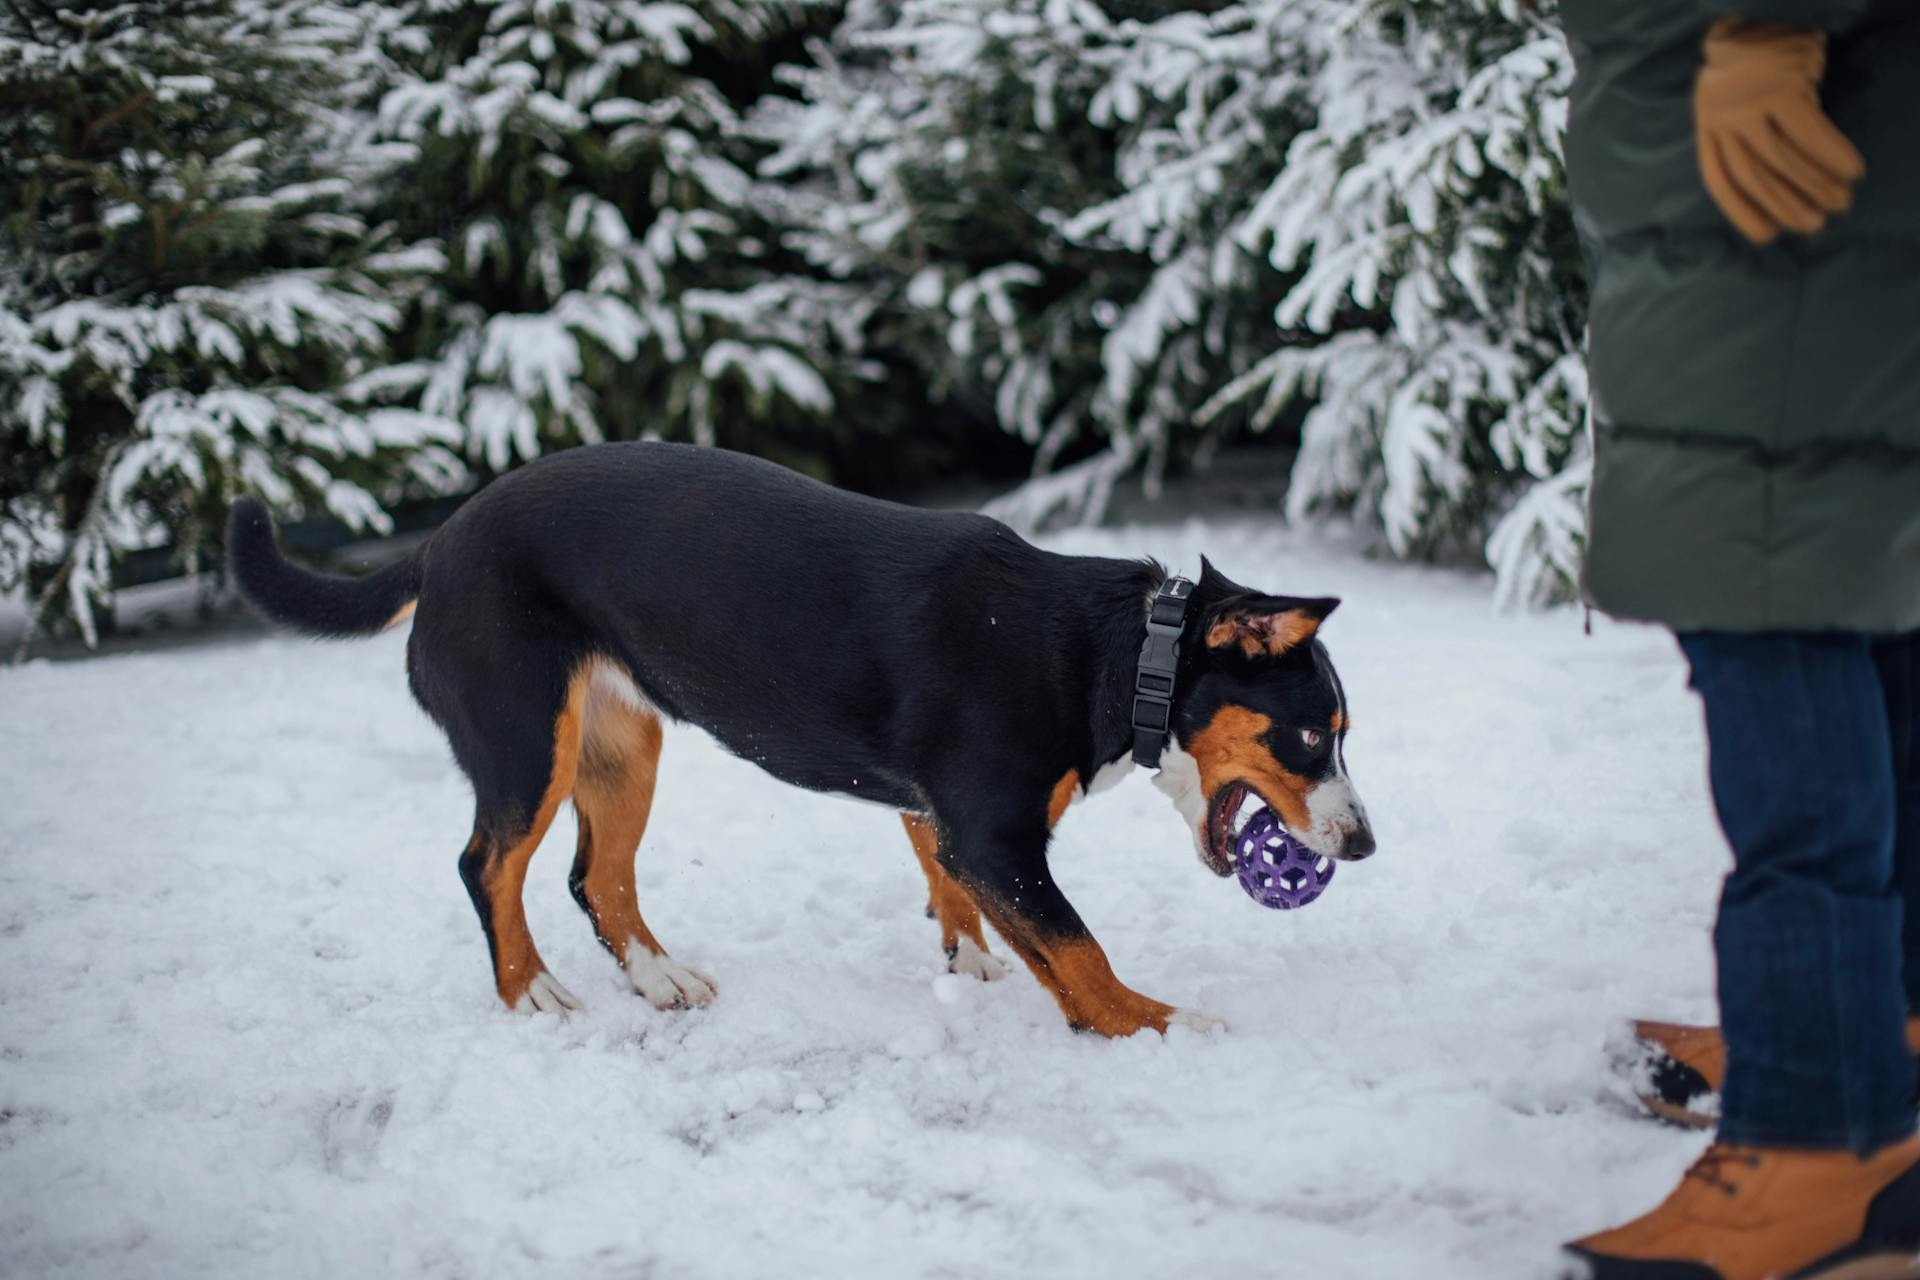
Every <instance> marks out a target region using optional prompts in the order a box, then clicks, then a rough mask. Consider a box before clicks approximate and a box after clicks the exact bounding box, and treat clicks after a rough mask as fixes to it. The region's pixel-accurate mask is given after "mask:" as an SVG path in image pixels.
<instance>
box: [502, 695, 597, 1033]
mask: <svg viewBox="0 0 1920 1280" xmlns="http://www.w3.org/2000/svg"><path fill="white" fill-rule="evenodd" d="M586 700H587V685H586V681H585V680H584V679H582V678H580V677H575V679H574V680H573V682H572V684H571V685H569V686H568V688H567V701H566V705H565V706H563V707H562V708H561V709H560V714H559V715H558V716H556V717H555V718H554V722H553V774H552V777H551V778H550V780H549V781H548V783H547V790H546V794H545V795H543V796H542V797H541V798H540V807H539V808H538V809H536V810H535V811H534V814H533V820H532V821H531V822H530V823H528V825H527V830H526V833H525V834H524V835H522V836H521V837H520V838H519V839H518V840H517V841H515V842H514V843H513V844H511V845H509V846H507V847H506V848H504V849H498V848H496V849H495V850H494V853H493V856H492V857H491V858H490V859H489V860H488V863H487V869H486V871H485V872H484V873H483V875H482V881H481V882H482V885H483V887H484V888H485V889H486V894H487V904H488V909H489V917H488V923H489V927H490V928H491V930H492V934H493V947H494V960H493V977H494V984H495V986H496V987H497V988H498V989H499V992H500V999H501V1000H502V1001H504V1002H505V1003H506V1006H507V1007H508V1008H509V1009H513V1008H518V1007H520V1004H521V1001H522V1000H523V999H526V998H527V995H528V992H527V989H528V988H529V987H530V986H532V985H533V984H534V982H535V981H536V980H538V979H541V978H546V981H547V982H548V983H551V984H552V986H553V988H554V989H556V990H558V991H559V992H560V993H562V994H563V995H564V992H565V989H564V988H560V987H559V985H558V984H557V983H553V982H552V979H551V977H549V976H548V975H547V966H546V964H545V962H544V961H542V960H541V959H540V950H539V948H538V947H536V946H534V945H533V934H531V933H530V932H528V931H527V913H526V908H525V907H524V906H523V905H522V903H521V891H522V890H523V889H524V888H525V886H526V883H527V863H528V862H530V861H532V859H533V851H534V850H535V849H538V848H539V847H540V841H541V840H542V839H543V838H544V837H545V836H546V834H547V828H548V827H549V826H551V825H552V824H553V815H554V814H555V813H557V812H558V811H559V809H560V802H561V801H562V800H565V799H566V798H567V796H568V795H569V794H570V793H571V792H572V791H573V784H574V775H575V772H576V770H577V769H578V768H579V764H580V722H581V718H582V713H583V711H584V709H585V706H586ZM483 839H485V837H483V836H481V835H477V834H476V835H475V836H474V840H475V841H476V842H478V841H481V840H483ZM571 999H572V997H571V996H566V997H565V998H564V999H561V1000H560V1002H559V1003H560V1004H561V1005H562V1006H566V1005H568V1003H569V1001H571Z"/></svg>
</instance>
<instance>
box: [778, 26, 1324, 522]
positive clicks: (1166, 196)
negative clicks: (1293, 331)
mask: <svg viewBox="0 0 1920 1280" xmlns="http://www.w3.org/2000/svg"><path fill="white" fill-rule="evenodd" d="M1156 28H1157V29H1159V30H1161V31H1162V32H1163V34H1164V37H1165V38H1164V39H1161V40H1156V41H1152V42H1142V41H1140V40H1139V38H1138V33H1139V31H1140V25H1139V24H1138V23H1135V22H1128V21H1122V20H1119V19H1116V18H1114V17H1111V16H1110V15H1109V14H1108V12H1106V11H1105V10H1104V9H1102V8H1101V7H1099V6H1097V5H1095V4H1092V3H1089V2H1087V0H907V2H906V3H890V2H889V0H855V3H853V4H851V5H849V6H848V9H847V12H846V17H845V18H844V20H843V21H842V23H841V24H840V26H839V27H838V28H837V29H836V31H835V34H834V37H833V39H832V40H831V41H830V42H821V43H818V44H816V45H814V46H813V47H812V49H811V51H810V52H811V54H812V63H811V65H809V66H806V67H788V68H783V69H782V73H781V75H782V78H783V80H785V81H786V82H788V84H789V85H790V86H791V87H792V88H793V89H794V90H795V91H796V96H795V97H794V98H785V97H782V98H775V99H769V100H768V101H766V102H763V103H762V104H761V107H760V109H759V110H758V111H757V112H756V113H755V116H754V125H755V127H756V129H757V130H758V131H759V132H760V133H761V134H762V136H764V137H766V138H767V139H768V140H769V141H770V142H771V143H772V144H773V145H774V147H775V151H774V154H773V155H772V156H771V157H770V158H769V159H768V160H767V161H766V162H765V164H764V165H763V173H764V174H766V175H767V176H768V177H769V178H775V179H779V180H782V181H784V182H786V183H788V184H789V186H788V188H787V196H788V198H787V201H786V203H785V205H784V206H783V215H784V216H783V222H784V224H785V226H786V227H787V232H786V239H787V242H788V243H790V244H792V245H795V246H796V247H798V248H800V249H801V250H802V251H803V252H804V253H805V254H806V256H807V258H808V259H809V261H810V262H812V263H813V264H814V266H815V268H816V269H817V270H819V271H821V272H822V273H823V274H824V275H826V276H827V277H828V278H829V279H833V280H837V281H844V282H847V283H849V284H852V285H854V286H856V287H858V288H860V289H861V290H862V291H863V292H864V294H865V296H866V298H867V299H868V305H869V307H870V308H871V310H872V311H873V313H874V314H875V316H876V317H877V319H876V322H875V324H874V325H873V328H872V333H873V340H874V341H875V342H876V343H878V344H879V347H880V349H881V351H882V352H883V353H884V354H885V355H887V356H888V357H889V358H904V359H905V360H906V362H908V363H910V364H911V365H913V366H914V367H916V368H917V369H919V370H920V372H921V375H922V378H923V380H924V385H925V386H926V388H927V389H928V393H929V394H931V395H932V396H934V397H935V398H947V399H952V400H956V401H958V402H960V403H961V404H963V405H966V406H968V407H969V408H970V409H971V410H972V412H974V413H975V414H977V415H979V416H981V417H985V418H990V419H992V420H994V421H997V422H998V423H999V425H1000V426H1001V427H1002V428H1004V429H1005V430H1006V431H1008V432H1011V433H1013V434H1014V435H1017V436H1018V437H1019V438H1020V439H1022V440H1024V441H1026V442H1027V443H1028V444H1029V445H1031V446H1032V447H1033V448H1034V450H1035V456H1036V459H1037V463H1036V471H1037V472H1038V473H1040V475H1041V476H1042V477H1043V478H1041V479H1037V480H1036V481H1035V482H1033V483H1031V484H1029V485H1028V486H1026V487H1025V488H1024V489H1023V490H1022V491H1021V493H1020V494H1019V495H1018V499H1017V501H1016V503H1015V504H1013V505H1012V506H1011V507H1007V508H1003V514H1007V515H1010V516H1013V517H1014V518H1016V519H1019V520H1022V521H1024V522H1027V523H1035V522H1038V521H1040V520H1042V519H1045V518H1047V517H1049V516H1053V515H1057V514H1064V515H1066V516H1068V517H1074V518H1082V519H1097V518H1099V516H1100V514H1101V512H1102V510H1103V509H1104V507H1105V503H1106V498H1107V495H1108V494H1109V492H1110V491H1111V488H1112V485H1113V483H1114V482H1115V480H1116V479H1117V478H1118V477H1119V476H1121V475H1122V474H1124V473H1125V472H1127V471H1128V470H1131V469H1135V468H1139V467H1141V466H1143V465H1144V466H1145V468H1146V470H1147V473H1148V475H1149V476H1150V478H1152V479H1156V480H1157V478H1158V476H1159V474H1160V472H1161V470H1162V468H1163V467H1164V465H1165V463H1166V461H1167V458H1168V455H1169V452H1170V449H1171V446H1172V444H1173V436H1174V428H1175V425H1176V424H1179V423H1183V422H1184V421H1185V420H1186V419H1187V418H1188V417H1190V415H1191V413H1192V411H1193V410H1194V408H1196V407H1197V406H1198V404H1199V403H1200V401H1201V400H1202V399H1204V398H1205V395H1206V394H1207V393H1208V392H1209V391H1211V390H1212V389H1213V388H1214V387H1215V386H1217V384H1218V379H1217V367H1218V365H1219V364H1221V363H1226V364H1229V365H1231V364H1232V363H1233V362H1234V361H1235V360H1236V359H1237V358H1238V357H1237V356H1236V354H1235V353H1236V352H1238V351H1239V350H1240V349H1242V348H1244V347H1246V346H1247V344H1248V343H1249V342H1251V341H1253V340H1254V339H1256V338H1263V337H1264V336H1265V334H1266V332H1267V331H1268V328H1269V326H1267V325H1266V324H1265V323H1264V321H1263V320H1262V318H1261V316H1262V312H1263V310H1264V308H1265V307H1270V306H1271V304H1272V302H1273V301H1274V299H1275V298H1277V296H1278V295H1277V290H1276V289H1275V287H1274V283H1273V282H1272V281H1271V280H1270V279H1267V278H1263V274H1262V273H1259V272H1256V271H1254V270H1251V269H1250V268H1252V267H1253V266H1254V265H1256V263H1255V260H1254V259H1253V258H1252V256H1251V255H1248V254H1244V253H1241V254H1236V255H1230V258H1232V259H1235V260H1227V261H1222V260H1218V259H1217V258H1216V255H1215V254H1214V253H1213V246H1214V244H1215V243H1216V242H1217V241H1218V240H1219V238H1220V236H1221V235H1222V234H1223V233H1224V230H1225V226H1224V223H1223V222H1221V220H1220V208H1221V204H1222V202H1221V200H1220V199H1219V196H1218V182H1219V179H1220V178H1221V177H1222V175H1223V174H1227V173H1230V172H1231V171H1232V169H1233V166H1234V165H1235V164H1236V163H1238V164H1242V165H1247V166H1249V167H1250V168H1251V170H1252V171H1253V172H1254V173H1256V174H1257V173H1259V172H1262V171H1263V170H1265V169H1270V168H1271V167H1272V166H1273V165H1276V164H1278V162H1279V156H1280V147H1281V146H1283V145H1284V141H1285V138H1286V136H1288V133H1289V132H1290V129H1291V124H1290V121H1289V110H1290V107H1289V96H1290V93H1291V90H1292V86H1291V84H1290V83H1287V82H1280V81H1276V80H1273V79H1268V80H1266V81H1263V82H1261V83H1257V84H1256V83H1252V82H1249V81H1245V80H1243V79H1241V78H1240V76H1239V74H1238V73H1239V72H1241V71H1243V70H1245V69H1247V67H1248V57H1247V55H1246V52H1245V51H1244V50H1242V49H1238V48H1236V47H1235V45H1236V42H1244V41H1246V40H1248V39H1254V38H1257V37H1252V36H1249V34H1248V33H1247V32H1246V31H1244V30H1237V31H1232V32H1228V33H1226V34H1224V35H1222V36H1220V37H1219V38H1217V39H1216V38H1215V33H1214V32H1213V31H1212V30H1211V28H1210V26H1209V22H1208V20H1207V19H1206V18H1205V17H1204V16H1201V15H1198V14H1182V15H1177V16H1175V17H1173V18H1170V19H1167V20H1166V21H1165V22H1164V23H1163V24H1156ZM1176 67H1177V68H1178V69H1177V70H1176V69H1175V68H1176ZM1259 70H1260V71H1261V72H1262V73H1265V72H1266V71H1268V70H1269V68H1268V66H1267V65H1266V63H1265V61H1264V60H1261V62H1260V65H1259ZM1180 74H1186V75H1188V76H1190V77H1191V79H1192V80H1193V81H1194V84H1193V86H1192V94H1191V96H1190V99H1189V100H1186V101H1176V102H1173V103H1171V104H1170V105H1165V106H1164V107H1163V106H1161V105H1160V104H1158V103H1157V102H1156V101H1155V100H1154V99H1153V97H1152V93H1151V91H1150V89H1149V91H1147V92H1143V85H1145V86H1151V85H1152V84H1155V83H1157V82H1162V81H1165V80H1167V79H1169V78H1172V77H1175V76H1177V75H1180ZM1208 108H1216V109H1218V110H1219V115H1218V117H1217V118H1215V119H1213V120H1208V119H1207V118H1206V109H1208ZM1209 126H1211V127H1209ZM1181 127H1188V128H1190V129H1192V130H1195V131H1201V132H1204V133H1205V136H1204V137H1202V136H1193V137H1191V138H1190V139H1189V140H1190V141H1191V143H1192V145H1193V146H1194V147H1195V148H1197V149H1200V150H1202V151H1204V152H1205V154H1204V156H1202V157H1201V158H1200V159H1198V160H1197V161H1194V160H1190V159H1189V158H1186V157H1181V158H1180V159H1178V160H1176V161H1175V162H1174V163H1172V164H1165V163H1164V162H1165V161H1167V160H1168V158H1169V153H1171V152H1172V151H1174V150H1175V149H1176V146H1175V144H1174V143H1172V142H1171V140H1170V139H1168V138H1167V137H1166V136H1165V135H1167V134H1168V133H1170V132H1171V131H1173V130H1176V129H1179V128H1181ZM1222 135H1231V136H1230V137H1223V136H1222ZM1129 201H1137V202H1138V203H1140V204H1143V205H1150V206H1151V207H1153V208H1154V209H1155V210H1157V211H1159V212H1161V213H1163V214H1164V215H1165V225H1163V226H1162V227H1161V228H1160V229H1159V234H1158V235H1157V236H1147V235H1136V234H1133V232H1134V230H1135V226H1134V225H1129V226H1128V227H1127V228H1126V229H1124V230H1122V231H1119V232H1117V233H1113V234H1108V233H1107V225H1106V224H1107V223H1108V222H1109V221H1113V222H1120V221H1125V220H1126V219H1127V218H1128V214H1127V213H1126V212H1125V206H1126V205H1127V204H1128V202H1129ZM1262 293H1264V302H1263V303H1262V302H1252V303H1250V302H1249V301H1248V300H1247V295H1248V294H1252V295H1256V296H1258V295H1261V294H1262ZM1255 354H1257V353H1255ZM1247 358H1248V359H1250V358H1251V357H1250V355H1249V356H1248V357H1247ZM1056 472H1057V474H1056Z"/></svg>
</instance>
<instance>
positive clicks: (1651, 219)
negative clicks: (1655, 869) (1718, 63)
mask: <svg viewBox="0 0 1920 1280" xmlns="http://www.w3.org/2000/svg"><path fill="white" fill-rule="evenodd" d="M1562 10H1563V12H1564V14H1565V19H1566V28H1567V36H1568V40H1569V42H1570V43H1571V44H1572V46H1573V52H1574V57H1575V61H1576V64H1577V67H1578V75H1577V77H1576V79H1575V82H1574V89H1573V101H1572V107H1571V114H1570V119H1569V122H1568V130H1567V168H1568V173H1569V178H1570V182H1571V185H1572V191H1573V203H1574V211H1575V218H1576V221H1577V223H1578V226H1579V229H1580V235H1581V240H1582V242H1583V244H1584V245H1585V247H1586V251H1587V254H1588V257H1589V259H1590V261H1591V263H1592V265H1593V271H1594V277H1593V310H1592V331H1591V335H1590V343H1591V350H1590V356H1591V370H1592V385H1593V393H1594V415H1593V416H1594V477H1593V486H1592V490H1591V493H1590V496H1589V499H1588V516H1589V539H1588V546H1587V564H1586V583H1585V587H1586V593H1587V598H1588V600H1589V601H1590V602H1591V603H1593V604H1594V605H1595V606H1596V607H1598V608H1600V609H1603V610H1605V611H1606V612H1608V613H1612V614H1615V615H1618V616H1621V617H1626V618H1639V619H1645V620H1649V621H1655V622H1662V623H1665V624H1667V625H1668V626H1671V627H1674V628H1675V629H1677V630H1699V629H1721V630H1731V631H1774V630H1781V631H1820V630H1829V629H1836V628H1840V629H1847V630H1857V631H1870V632H1879V633H1888V632H1900V631H1912V630H1916V629H1920V0H1718V2H1717V3H1716V2H1715V0H1565V2H1564V3H1563V5H1562ZM1724 14H1735V15H1738V16H1742V17H1748V18H1759V19H1767V20H1773V21H1780V22H1790V23H1795V24H1798V25H1802V26H1807V27H1817V28H1821V29H1824V30H1826V31H1827V32H1829V33H1830V36H1829V44H1828V63H1827V67H1828V69H1827V78H1826V81H1825V83H1824V85H1823V87H1822V100H1823V101H1824V103H1825V105H1826V110H1827V114H1828V115H1829V116H1831V117H1832V119H1833V121H1834V123H1835V124H1836V125H1838V126H1839V127H1840V129H1841V131H1842V132H1844V133H1845V134H1846V135H1847V136H1848V137H1849V138H1850V139H1852V140H1853V143H1854V145H1855V146H1857V147H1858V148H1859V149H1860V151H1861V153H1862V154H1863V155H1864V156H1865V157H1866V161H1867V175H1866V177H1865V178H1864V179H1863V180H1862V181H1861V182H1860V185H1859V186H1858V187H1857V188H1856V192H1855V202H1854V207H1853V209H1852V211H1851V212H1850V213H1846V214H1843V215H1841V216H1839V217H1837V218H1835V219H1834V220H1833V221H1832V222H1830V223H1829V224H1828V225H1827V228H1826V229H1825V230H1824V231H1822V232H1820V233H1819V234H1817V235H1814V236H1812V237H1805V238H1803V237H1796V236H1792V235H1788V236H1784V237H1782V238H1781V240H1779V241H1776V242H1775V243H1774V244H1773V245H1771V246H1769V247H1767V248H1764V249H1758V248H1754V247H1753V246H1752V245H1750V244H1748V243H1747V242H1746V241H1745V240H1744V239H1742V238H1741V237H1740V235H1739V234H1738V233H1737V232H1736V231H1735V230H1734V229H1733V226H1732V224H1730V223H1729V222H1728V221H1727V220H1726V219H1725V217H1724V216H1723V215H1722V214H1721V213H1720V211H1719V209H1718V208H1717V207H1716V206H1715V205H1714V204H1713V202H1712V200H1710V199H1709V198H1708V196H1707V191H1706V186H1705V184H1704V183H1703V181H1702V180H1701V177H1700V171H1699V168H1698V166H1697V165H1696V163H1695V157H1694V141H1693V113H1692V99H1691V95H1692V88H1693V80H1694V75H1695V73H1696V72H1697V71H1698V70H1699V67H1700V63H1701V51H1700V46H1701V40H1702V37H1703V36H1704V35H1705V33H1706V28H1707V26H1708V24H1709V23H1710V22H1712V21H1713V19H1715V18H1716V17H1719V16H1722V15H1724Z"/></svg>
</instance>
